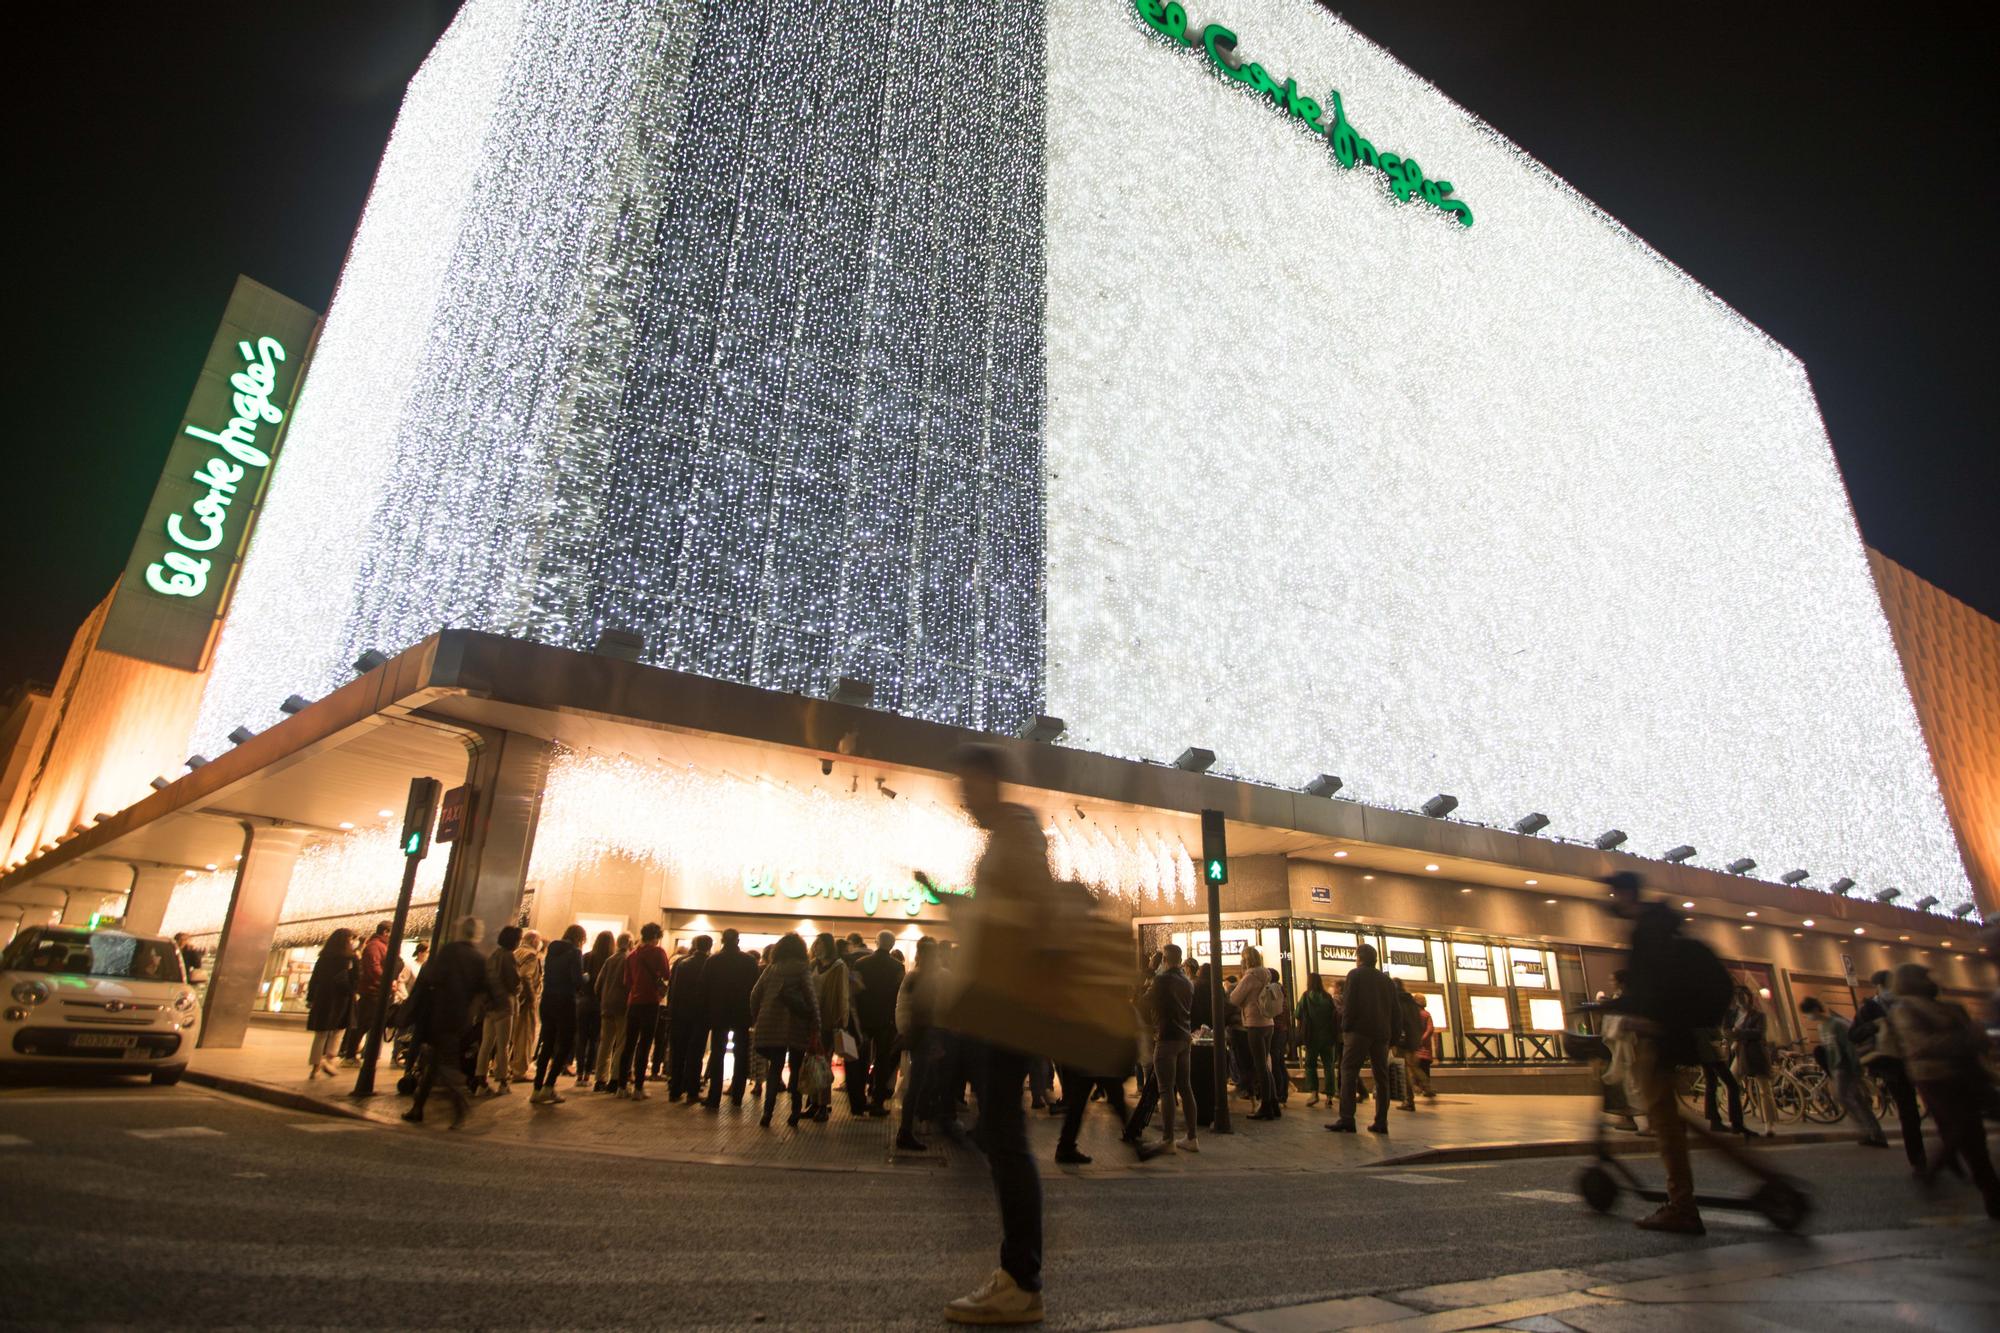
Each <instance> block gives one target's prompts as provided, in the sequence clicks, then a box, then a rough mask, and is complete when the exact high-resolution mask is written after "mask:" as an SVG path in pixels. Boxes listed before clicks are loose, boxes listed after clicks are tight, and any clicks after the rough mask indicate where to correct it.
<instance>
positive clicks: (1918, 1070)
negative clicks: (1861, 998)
mask: <svg viewBox="0 0 2000 1333" xmlns="http://www.w3.org/2000/svg"><path fill="white" fill-rule="evenodd" d="M1889 1021H1890V1022H1892V1023H1894V1024H1895V1025H1896V1044H1897V1045H1898V1046H1899V1047H1900V1048H1901V1049H1902V1052H1903V1069H1904V1071H1905V1072H1906V1073H1908V1074H1909V1076H1910V1078H1911V1079H1912V1080H1913V1081H1915V1082H1918V1083H1932V1082H1948V1081H1950V1080H1953V1079H1958V1078H1963V1077H1964V1076H1966V1075H1967V1074H1970V1073H1973V1072H1975V1071H1976V1070H1977V1069H1978V1067H1979V1049H1980V1046H1981V1044H1982V1038H1981V1036H1980V1034H1979V1032H1978V1030H1977V1029H1976V1028H1974V1027H1973V1025H1972V1018H1971V1016H1970V1015H1968V1014H1967V1013H1966V1012H1965V1010H1963V1009H1961V1008H1959V1007H1958V1006H1957V1005H1955V1004H1946V1003H1944V1002H1942V1001H1939V1000H1934V999H1932V998H1931V997H1929V996H1927V995H1905V994H1901V993H1898V994H1897V996H1896V1003H1895V1006H1894V1007H1893V1008H1891V1009H1890V1010H1889Z"/></svg>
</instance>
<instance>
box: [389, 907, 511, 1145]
mask: <svg viewBox="0 0 2000 1333" xmlns="http://www.w3.org/2000/svg"><path fill="white" fill-rule="evenodd" d="M483 934H485V928H484V927H483V926H482V925H481V924H480V921H479V918H478V917H471V916H469V917H465V918H464V919H463V920H461V921H460V922H459V923H458V929H457V931H456V932H455V935H456V938H454V939H453V940H452V941H451V943H449V944H447V945H445V946H444V947H442V948H440V949H439V950H438V951H437V952H436V953H435V954H433V955H432V956H431V959H430V961H429V962H427V963H426V964H424V970H423V971H422V972H419V973H418V974H417V981H416V985H414V986H413V987H411V990H410V999H411V1001H412V1003H414V1004H415V1005H416V1007H417V1013H418V1015H419V1018H418V1031H419V1032H420V1033H421V1034H422V1039H423V1041H424V1043H425V1046H426V1048H427V1049H426V1051H425V1055H424V1061H423V1064H424V1073H423V1077H422V1079H421V1080H420V1081H419V1083H418V1085H417V1096H416V1101H415V1103H414V1104H412V1105H411V1107H410V1109H409V1110H408V1111H406V1112H404V1114H403V1119H405V1120H409V1121H413V1122H414V1121H421V1120H422V1119H423V1118H424V1103H425V1101H426V1100H428V1099H429V1097H430V1094H431V1089H432V1088H433V1087H434V1086H436V1085H440V1084H441V1085H442V1086H443V1087H444V1092H445V1096H447V1097H449V1098H450V1099H451V1127H452V1128H453V1129H457V1128H459V1127H460V1126H462V1125H463V1124H464V1123H465V1117H466V1112H467V1111H468V1110H469V1109H470V1108H471V1105H472V1098H471V1096H470V1095H469V1094H468V1093H467V1092H466V1088H465V1070H464V1069H463V1067H462V1064H461V1062H462V1061H463V1060H464V1058H465V1048H466V1044H467V1043H466V1037H467V1033H468V1031H469V1030H470V1028H471V1027H472V1025H473V1024H474V1023H475V1022H477V1021H479V1018H480V1017H481V1016H482V1014H483V1011H484V1008H485V1006H487V1005H499V1004H505V1003H506V1002H507V997H506V996H504V995H502V994H500V993H499V991H497V990H496V989H494V988H493V987H492V986H491V985H490V984H489V982H488V977H489V973H488V971H487V968H486V961H485V960H484V959H483V958H481V957H480V956H479V939H480V936H481V935H483Z"/></svg>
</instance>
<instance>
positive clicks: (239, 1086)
mask: <svg viewBox="0 0 2000 1333" xmlns="http://www.w3.org/2000/svg"><path fill="white" fill-rule="evenodd" d="M181 1077H182V1078H184V1079H186V1080H187V1081H188V1082H190V1083H196V1084H199V1085H200V1086H202V1087H204V1088H210V1089H213V1090H214V1091H216V1092H226V1093H229V1094H230V1095H231V1096H235V1097H247V1098H249V1099H250V1100H251V1101H257V1102H263V1103H264V1104H265V1105H267V1106H280V1107H283V1108H284V1109H285V1110H287V1111H306V1112H310V1113H311V1114H314V1115H330V1116H335V1117H337V1118H339V1119H342V1120H366V1121H369V1122H370V1123H374V1122H375V1117H374V1116H371V1115H369V1114H368V1113H367V1112H366V1111H360V1110H356V1109H354V1108H352V1107H347V1106H340V1105H337V1104H335V1103H333V1102H329V1101H324V1100H322V1099H320V1098H318V1097H314V1096H310V1095H308V1094H306V1093H303V1092H294V1091H292V1090H291V1089H290V1088H279V1087H273V1086H272V1085H271V1084H269V1083H259V1082H257V1080H255V1079H250V1078H235V1077H232V1076H231V1075H228V1074H211V1073H209V1072H207V1071H206V1070H201V1069H189V1070H188V1071H186V1072H185V1073H183V1074H182V1075H181Z"/></svg>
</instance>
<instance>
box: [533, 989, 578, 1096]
mask: <svg viewBox="0 0 2000 1333" xmlns="http://www.w3.org/2000/svg"><path fill="white" fill-rule="evenodd" d="M575 1046H576V1000H575V998H574V997H573V996H568V995H562V996H558V997H556V998H555V999H554V1000H553V1001H550V1002H549V1003H546V1004H544V1005H543V1006H542V1046H541V1051H540V1053H539V1054H537V1055H536V1056H535V1090H536V1091H537V1092H539V1091H540V1090H541V1089H542V1088H544V1087H549V1088H553V1087H554V1086H555V1085H556V1080H557V1079H559V1078H561V1077H562V1071H563V1066H564V1065H566V1064H568V1063H569V1058H570V1055H571V1053H572V1051H573V1049H574V1048H575Z"/></svg>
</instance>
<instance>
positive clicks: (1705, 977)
mask: <svg viewBox="0 0 2000 1333" xmlns="http://www.w3.org/2000/svg"><path fill="white" fill-rule="evenodd" d="M1672 967H1673V972H1672V976H1671V978H1670V979H1669V981H1668V984H1667V990H1668V994H1669V995H1670V996H1671V997H1672V1000H1673V1008H1674V1013H1673V1017H1674V1018H1675V1019H1676V1020H1678V1023H1679V1024H1680V1025H1683V1026H1686V1027H1691V1028H1712V1027H1720V1026H1722V1021H1723V1019H1725V1018H1726V1017H1728V1015H1729V1005H1730V1002H1731V1001H1732V1000H1733V999H1734V998H1735V994H1736V983H1735V981H1734V980H1732V979H1731V978H1730V975H1729V969H1728V968H1726V967H1724V966H1723V965H1722V960H1721V959H1720V958H1717V957H1716V956H1715V950H1713V949H1711V948H1709V947H1708V946H1707V945H1706V944H1703V943H1702V942H1701V941H1700V940H1698V939H1694V938H1692V937H1691V936H1687V935H1677V936H1675V937H1674V944H1673V953H1672Z"/></svg>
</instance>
